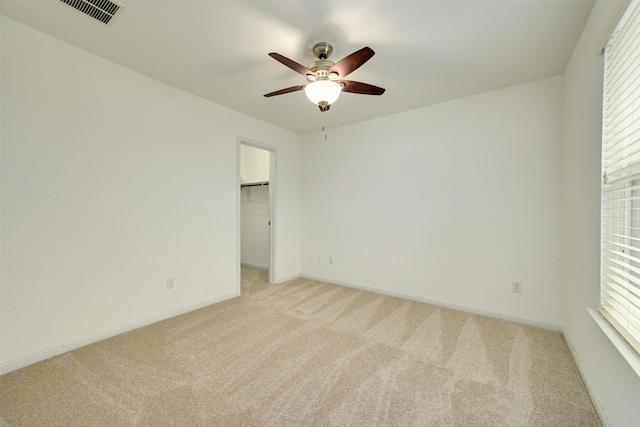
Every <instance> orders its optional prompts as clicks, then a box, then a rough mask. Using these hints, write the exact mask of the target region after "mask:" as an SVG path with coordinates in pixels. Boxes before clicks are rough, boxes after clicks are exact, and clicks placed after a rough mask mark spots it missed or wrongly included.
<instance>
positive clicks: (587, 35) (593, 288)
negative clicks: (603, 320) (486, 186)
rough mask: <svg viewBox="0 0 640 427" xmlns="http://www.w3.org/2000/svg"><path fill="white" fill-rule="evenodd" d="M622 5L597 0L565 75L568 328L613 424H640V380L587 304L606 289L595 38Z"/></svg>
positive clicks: (600, 65)
mask: <svg viewBox="0 0 640 427" xmlns="http://www.w3.org/2000/svg"><path fill="white" fill-rule="evenodd" d="M614 9H615V2H612V1H597V2H596V3H595V6H594V8H593V11H592V13H591V16H590V18H589V21H588V22H587V25H586V27H585V29H584V32H583V34H582V37H581V39H580V41H579V43H578V45H577V46H576V48H575V50H574V52H573V55H572V57H571V61H570V62H569V65H568V67H567V70H566V74H565V127H564V147H563V150H564V151H563V202H564V203H563V220H564V224H563V237H564V239H563V243H564V244H563V255H564V257H563V275H562V279H563V285H564V304H563V314H564V334H565V336H566V337H567V339H568V341H569V342H570V343H571V344H572V345H573V348H574V351H575V356H576V359H577V362H578V364H579V366H580V367H581V369H582V374H583V376H584V378H585V382H586V383H587V385H588V386H589V387H590V389H591V392H592V393H593V394H594V397H595V399H594V400H596V402H597V404H598V406H599V408H598V409H599V410H600V413H601V414H603V415H604V416H603V417H602V418H604V420H603V421H605V423H606V425H612V426H620V427H628V426H640V378H638V376H637V375H636V374H634V372H633V371H632V370H631V368H630V367H629V366H628V365H627V363H626V362H625V361H624V360H623V359H622V357H621V356H620V355H619V353H618V352H617V350H615V349H614V348H613V346H612V345H611V343H610V342H609V341H608V340H607V338H605V336H604V335H603V333H602V331H601V330H600V329H599V328H598V327H597V326H596V324H595V322H594V320H593V319H592V318H591V317H590V316H589V315H588V314H587V312H586V310H585V307H597V306H598V304H599V298H600V297H599V295H600V291H599V290H600V181H601V166H600V150H601V141H602V139H601V136H602V128H601V123H602V119H601V118H602V78H603V57H602V56H600V55H596V42H597V40H598V38H599V37H600V36H601V35H602V32H603V30H604V28H605V27H606V24H607V21H608V20H609V18H610V16H611V14H612V13H613V11H614Z"/></svg>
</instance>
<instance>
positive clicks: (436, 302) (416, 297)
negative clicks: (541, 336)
mask: <svg viewBox="0 0 640 427" xmlns="http://www.w3.org/2000/svg"><path fill="white" fill-rule="evenodd" d="M301 277H304V278H306V279H311V280H317V281H318V282H324V283H331V284H334V285H340V286H346V287H348V288H354V289H361V290H363V291H369V292H375V293H378V294H382V295H388V296H391V297H396V298H402V299H407V300H411V301H417V302H424V303H426V304H431V305H437V306H439V307H445V308H450V309H452V310H458V311H464V312H467V313H473V314H477V315H480V316H485V317H492V318H494V319H502V320H506V321H509V322H514V323H520V324H523V325H528V326H533V327H536V328H542V329H548V330H551V331H555V332H561V331H562V325H559V324H556V323H549V322H544V321H541V320H533V319H526V318H522V317H515V316H511V315H508V314H502V313H494V312H491V311H486V310H482V309H479V308H475V307H467V306H464V305H460V304H455V303H451V302H448V301H440V300H436V299H431V298H425V297H422V296H419V295H413V294H407V293H403V292H393V291H389V290H386V289H378V288H374V287H371V286H367V285H361V284H358V283H349V282H343V281H339V280H326V279H325V278H322V277H316V276H309V275H306V274H303V275H302V276H301Z"/></svg>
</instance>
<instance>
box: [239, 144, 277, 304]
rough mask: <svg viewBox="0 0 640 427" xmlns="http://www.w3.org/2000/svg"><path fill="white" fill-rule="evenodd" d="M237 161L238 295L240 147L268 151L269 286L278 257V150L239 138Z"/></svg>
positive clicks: (273, 278) (272, 279)
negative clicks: (245, 146)
mask: <svg viewBox="0 0 640 427" xmlns="http://www.w3.org/2000/svg"><path fill="white" fill-rule="evenodd" d="M237 145H238V146H237V159H238V162H237V163H238V166H237V185H236V192H237V197H236V202H237V206H236V216H237V220H236V224H237V227H236V235H237V236H236V240H237V253H236V258H237V260H238V262H237V280H238V283H237V286H238V294H240V264H241V263H242V253H241V229H240V225H241V206H240V202H241V198H242V194H241V192H240V185H241V184H242V178H241V176H240V172H241V168H242V164H241V154H240V153H241V146H242V145H248V146H251V147H256V148H260V149H262V150H266V151H269V218H270V224H271V226H270V227H269V240H270V242H269V252H270V253H269V283H270V284H275V283H276V278H277V277H278V275H277V272H276V265H277V263H276V259H277V256H278V253H277V250H276V249H277V244H276V242H277V236H278V221H277V218H278V216H277V211H278V210H277V206H278V202H277V200H278V199H277V195H278V191H277V190H278V183H277V180H276V176H277V174H276V172H277V168H276V167H277V157H278V149H277V147H274V146H273V145H269V144H264V143H262V142H258V141H254V140H251V139H248V138H244V137H241V136H239V137H238V144H237Z"/></svg>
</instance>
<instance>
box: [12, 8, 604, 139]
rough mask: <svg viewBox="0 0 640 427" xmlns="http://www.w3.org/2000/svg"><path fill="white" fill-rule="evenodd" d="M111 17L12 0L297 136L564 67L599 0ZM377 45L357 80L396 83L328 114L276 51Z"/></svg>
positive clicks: (156, 74) (40, 22)
mask: <svg viewBox="0 0 640 427" xmlns="http://www.w3.org/2000/svg"><path fill="white" fill-rule="evenodd" d="M121 3H123V4H124V8H123V9H122V10H120V11H119V12H118V14H117V15H116V16H115V18H114V19H113V20H112V22H111V23H110V24H108V25H105V24H102V23H100V22H98V21H96V20H94V19H92V18H90V17H88V16H86V15H84V14H82V13H80V12H78V11H76V10H75V9H72V8H71V7H70V6H68V5H66V4H64V3H62V2H61V1H59V0H31V1H25V0H17V1H16V0H13V1H11V0H2V1H1V2H0V7H1V9H0V10H1V12H2V14H4V15H6V16H8V17H10V18H12V19H15V20H17V21H19V22H22V23H24V24H26V25H29V26H31V27H33V28H35V29H38V30H40V31H42V32H44V33H47V34H50V35H52V36H54V37H56V38H58V39H60V40H63V41H65V42H68V43H70V44H72V45H74V46H77V47H79V48H81V49H84V50H86V51H88V52H92V53H94V54H96V55H98V56H101V57H103V58H106V59H108V60H110V61H112V62H115V63H117V64H120V65H122V66H125V67H127V68H130V69H132V70H135V71H138V72H140V73H142V74H145V75H147V76H149V77H152V78H154V79H157V80H160V81H162V82H165V83H167V84H170V85H172V86H175V87H178V88H181V89H183V90H185V91H188V92H191V93H193V94H196V95H198V96H201V97H203V98H206V99H209V100H211V101H214V102H216V103H218V104H220V105H223V106H226V107H228V108H231V109H233V110H236V111H239V112H242V113H244V114H247V115H249V116H252V117H255V118H258V119H260V120H263V121H265V122H269V123H272V124H274V125H277V126H280V127H282V128H285V129H289V130H291V131H293V132H295V133H298V134H305V133H309V132H314V131H319V130H320V129H321V127H322V125H323V124H324V123H325V120H326V122H327V125H328V126H329V127H337V126H341V125H345V124H350V123H355V122H359V121H363V120H368V119H372V118H375V117H380V116H385V115H389V114H394V113H398V112H401V111H406V110H411V109H414V108H419V107H423V106H426V105H431V104H435V103H439V102H443V101H447V100H451V99H455V98H460V97H464V96H469V95H473V94H477V93H481V92H485V91H489V90H494V89H498V88H501V87H506V86H510V85H514V84H518V83H523V82H527V81H531V80H535V79H539V78H544V77H548V76H552V75H556V74H560V73H563V72H564V70H565V67H566V65H567V62H568V60H569V56H570V55H571V52H572V50H573V47H574V46H575V44H576V42H577V40H578V37H579V36H580V33H581V31H582V28H583V27H584V24H585V22H586V20H587V18H588V16H589V13H590V11H591V8H592V6H593V1H592V0H536V1H527V0H505V1H500V0H491V1H488V0H471V1H456V0H443V1H429V0H423V1H328V0H313V1H292V0H289V1H265V0H262V1H216V0H199V1H190V0H173V1H169V0H163V1H158V0H122V1H121ZM320 41H326V42H329V43H331V44H332V45H333V47H334V52H333V55H332V56H331V58H330V59H331V60H333V61H334V62H337V61H338V60H339V59H342V58H343V57H345V56H346V55H348V54H350V53H352V52H354V51H356V50H358V49H360V48H362V47H364V46H369V47H370V48H372V49H373V50H374V51H375V52H376V54H375V56H374V57H373V58H372V59H371V60H369V61H368V62H367V63H366V64H364V65H363V66H362V67H361V68H359V69H357V70H356V71H354V72H353V73H352V74H350V75H349V77H348V79H349V80H356V81H361V82H365V83H370V84H373V85H376V86H381V87H384V88H386V92H385V94H384V95H382V96H370V95H356V94H352V93H343V94H342V95H341V96H340V99H338V101H336V103H335V104H334V105H332V106H331V110H330V111H328V112H326V113H321V112H320V111H319V109H318V107H317V106H314V105H313V104H311V102H309V101H308V100H307V99H306V97H305V95H304V92H302V91H299V92H294V93H289V94H285V95H280V96H276V97H272V98H265V97H263V94H265V93H268V92H272V91H275V90H278V89H282V88H286V87H289V86H294V85H298V84H304V83H305V82H306V81H305V79H304V77H303V76H301V75H300V74H297V73H296V72H294V71H292V70H291V69H289V68H287V67H285V66H284V65H282V64H280V63H279V62H277V61H275V60H274V59H272V58H270V57H269V56H267V54H268V53H269V52H277V53H280V54H282V55H284V56H286V57H288V58H290V59H293V60H294V61H296V62H299V63H301V64H302V65H305V66H307V65H309V64H310V63H311V62H313V61H314V60H315V57H314V56H313V53H312V52H311V47H312V46H313V45H314V44H315V43H316V42H320Z"/></svg>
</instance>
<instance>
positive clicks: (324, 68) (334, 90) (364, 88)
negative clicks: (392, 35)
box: [264, 42, 384, 111]
mask: <svg viewBox="0 0 640 427" xmlns="http://www.w3.org/2000/svg"><path fill="white" fill-rule="evenodd" d="M332 52H333V46H331V45H330V44H329V43H325V42H322V43H317V44H316V45H315V46H313V54H314V55H315V56H316V58H318V60H317V61H315V62H312V63H311V64H310V65H309V67H305V66H303V65H300V64H298V63H297V62H295V61H292V60H291V59H289V58H286V57H284V56H282V55H280V54H279V53H273V52H272V53H270V54H269V56H270V57H272V58H273V59H275V60H276V61H278V62H280V63H282V64H284V65H286V66H287V67H289V68H291V69H292V70H293V71H296V72H298V73H300V74H302V75H303V76H305V77H306V78H307V82H308V83H307V84H306V85H297V86H292V87H288V88H286V89H280V90H277V91H275V92H271V93H267V94H266V95H264V96H266V97H271V96H276V95H282V94H285V93H290V92H296V91H298V90H302V89H304V91H305V93H306V94H307V98H309V100H310V101H311V102H313V103H314V104H316V105H317V106H318V107H319V108H320V111H328V110H329V107H330V106H331V104H332V103H334V102H335V101H336V100H337V99H338V97H339V96H340V93H341V92H351V93H359V94H363V95H382V94H383V93H384V89H383V88H381V87H378V86H374V85H370V84H367V83H360V82H354V81H352V80H343V79H344V78H345V77H346V76H347V75H348V74H351V73H352V72H353V71H355V70H356V69H358V68H359V67H360V66H361V65H362V64H364V63H365V62H367V61H368V60H369V59H371V57H372V56H373V55H374V54H375V52H374V51H373V50H372V49H370V48H368V47H363V48H362V49H360V50H358V51H356V52H354V53H352V54H351V55H349V56H347V57H345V58H343V59H341V60H340V61H338V62H335V63H334V62H332V61H329V56H331V53H332Z"/></svg>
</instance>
